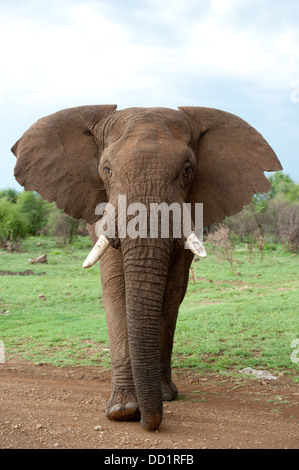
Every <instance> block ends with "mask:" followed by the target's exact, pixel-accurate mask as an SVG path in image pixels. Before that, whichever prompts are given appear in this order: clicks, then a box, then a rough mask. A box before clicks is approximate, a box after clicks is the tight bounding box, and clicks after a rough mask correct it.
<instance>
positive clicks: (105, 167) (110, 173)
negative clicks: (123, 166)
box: [103, 166, 112, 176]
mask: <svg viewBox="0 0 299 470" xmlns="http://www.w3.org/2000/svg"><path fill="white" fill-rule="evenodd" d="M103 170H104V172H105V173H107V174H108V175H109V176H112V170H111V169H110V168H109V166H104V168H103Z"/></svg>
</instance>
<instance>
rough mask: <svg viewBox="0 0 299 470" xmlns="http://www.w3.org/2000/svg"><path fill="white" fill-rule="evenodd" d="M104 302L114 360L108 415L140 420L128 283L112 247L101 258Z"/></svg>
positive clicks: (113, 418) (109, 416)
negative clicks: (129, 328)
mask: <svg viewBox="0 0 299 470" xmlns="http://www.w3.org/2000/svg"><path fill="white" fill-rule="evenodd" d="M101 278H102V286H103V299H104V305H105V310H106V317H107V326H108V336H109V344H110V359H111V395H110V398H109V401H108V404H107V408H106V411H105V415H106V416H107V418H109V419H111V420H117V421H132V420H138V421H139V420H140V410H139V406H138V403H137V399H136V393H135V386H134V381H133V375H132V368H131V360H130V351H129V344H128V333H127V320H126V305H125V283H124V273H123V265H122V259H121V255H120V254H119V252H118V251H117V250H115V249H113V248H109V249H108V250H107V252H106V253H105V255H104V256H103V257H102V259H101Z"/></svg>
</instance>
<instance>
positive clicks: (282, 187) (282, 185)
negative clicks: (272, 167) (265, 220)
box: [268, 171, 299, 203]
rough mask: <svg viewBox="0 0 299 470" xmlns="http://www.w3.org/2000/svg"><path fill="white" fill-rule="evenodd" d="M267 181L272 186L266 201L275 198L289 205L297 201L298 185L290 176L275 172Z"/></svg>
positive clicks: (298, 195) (298, 196) (298, 194)
mask: <svg viewBox="0 0 299 470" xmlns="http://www.w3.org/2000/svg"><path fill="white" fill-rule="evenodd" d="M268 179H269V181H270V183H271V185H272V187H271V190H270V192H269V196H268V200H269V199H273V198H275V199H279V200H281V201H284V202H291V203H293V202H298V201H299V184H296V183H295V182H294V181H293V180H292V179H291V178H290V176H288V175H285V174H284V173H282V172H281V171H277V172H276V173H274V174H273V175H271V176H269V178H268Z"/></svg>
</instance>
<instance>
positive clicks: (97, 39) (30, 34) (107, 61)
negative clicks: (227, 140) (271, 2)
mask: <svg viewBox="0 0 299 470" xmlns="http://www.w3.org/2000/svg"><path fill="white" fill-rule="evenodd" d="M245 3H246V2H243V4H245ZM105 5H106V7H105ZM138 5H139V4H138ZM196 5H199V4H198V2H197V1H195V0H185V1H181V0H176V1H175V2H173V1H172V2H169V1H168V0H167V1H166V2H161V1H158V0H150V1H148V2H147V3H146V5H143V6H147V8H143V9H142V7H139V6H136V9H135V10H134V12H135V17H134V15H133V14H132V15H133V16H132V18H131V19H130V18H129V17H126V19H124V20H122V19H121V16H120V15H119V16H118V20H117V22H116V21H115V20H114V19H113V18H111V15H110V16H109V14H108V12H109V11H108V10H109V8H108V7H107V4H105V3H101V2H91V3H80V2H77V3H75V4H73V5H72V4H69V3H67V5H66V6H65V7H64V10H63V14H64V15H65V16H64V20H63V19H62V18H60V20H59V22H55V21H54V19H53V18H52V17H51V21H50V22H49V23H48V24H47V27H45V24H46V13H45V14H44V15H45V16H44V17H43V21H40V18H39V16H36V18H35V19H34V15H32V19H24V18H22V17H20V16H19V17H18V16H16V15H15V13H14V10H13V8H12V9H11V10H10V11H11V14H10V16H9V14H8V11H9V10H7V11H6V15H5V18H4V24H3V26H2V28H1V31H0V41H1V44H6V45H7V46H6V47H4V48H2V65H3V66H2V67H1V69H2V71H1V75H0V79H1V83H2V86H1V91H0V95H2V101H4V102H5V97H6V96H7V94H9V93H10V94H13V93H15V92H19V93H20V94H21V95H22V98H23V100H25V102H26V103H27V104H28V102H30V101H31V102H32V100H33V101H36V102H40V100H42V101H43V102H44V103H46V102H47V100H48V102H52V101H53V100H54V101H59V100H61V99H62V98H63V99H64V100H65V101H68V100H70V99H71V98H72V97H75V96H76V95H77V96H78V97H79V96H82V97H83V96H86V97H87V98H88V97H89V96H93V95H94V94H95V93H98V94H99V95H101V96H107V97H110V96H113V95H114V94H115V95H119V94H121V93H123V94H124V93H132V92H134V90H136V92H138V90H140V91H141V90H145V91H146V90H148V89H149V88H150V89H151V90H152V92H153V94H154V93H155V91H156V92H157V93H158V95H159V96H160V95H161V94H163V89H164V93H166V92H167V91H168V82H169V80H175V79H178V80H179V79H183V78H184V77H189V76H190V74H191V75H192V76H194V75H196V74H197V75H198V76H199V77H201V78H202V77H207V76H214V77H217V76H221V77H227V78H232V79H237V80H245V81H253V82H255V83H256V85H257V86H258V87H259V86H261V87H266V88H268V89H277V88H280V87H286V86H289V83H290V81H291V80H292V79H295V78H297V76H298V75H299V70H298V63H299V33H298V30H297V29H295V28H294V27H291V26H289V25H288V24H286V25H285V27H284V28H283V29H281V30H280V31H279V33H278V32H276V30H275V29H272V30H267V29H265V30H263V29H261V28H260V27H255V25H254V23H246V25H244V27H243V28H241V27H240V24H236V22H235V18H236V17H235V15H236V13H237V12H239V9H240V3H239V2H237V1H236V0H226V2H223V1H222V0H221V1H220V0H212V1H211V3H210V9H208V10H207V9H205V10H203V8H201V7H202V6H203V4H202V5H201V7H200V8H199V7H198V6H197V7H196ZM107 8H108V9H107ZM124 8H125V7H124ZM138 8H139V9H138ZM149 8H150V9H149ZM196 8H197V9H196ZM188 9H189V10H190V14H188V11H189V10H188ZM193 12H196V14H192V13H193ZM203 12H204V14H203ZM27 18H28V17H27ZM136 18H138V20H139V21H140V24H138V25H136V23H134V21H133V20H134V19H135V20H136ZM154 21H155V24H156V27H157V29H156V30H155V33H152V34H153V35H154V36H155V37H153V40H152V41H149V40H148V34H149V33H148V31H147V25H148V24H151V25H153V24H154ZM239 23H240V21H239ZM137 26H138V28H139V29H138V34H137V29H136V28H137ZM143 26H144V33H143V34H142V27H143ZM167 28H168V31H171V32H172V35H173V42H171V41H168V42H165V43H164V41H163V39H164V36H163V34H164V30H165V29H167ZM159 39H160V40H159ZM101 96H100V97H101Z"/></svg>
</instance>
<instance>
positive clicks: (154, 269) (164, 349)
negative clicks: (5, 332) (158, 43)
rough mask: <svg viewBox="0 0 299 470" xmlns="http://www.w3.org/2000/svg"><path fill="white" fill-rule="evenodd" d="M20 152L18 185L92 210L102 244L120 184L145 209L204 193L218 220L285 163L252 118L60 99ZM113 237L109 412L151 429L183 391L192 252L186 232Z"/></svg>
mask: <svg viewBox="0 0 299 470" xmlns="http://www.w3.org/2000/svg"><path fill="white" fill-rule="evenodd" d="M12 151H13V152H14V154H15V155H16V156H17V164H16V168H15V176H16V179H17V180H18V181H19V182H20V184H22V185H23V186H24V187H25V189H27V190H36V191H38V192H39V193H40V194H41V196H42V197H44V198H45V199H47V200H50V201H53V200H55V201H56V204H57V206H58V207H59V208H62V209H64V210H65V212H66V213H68V214H70V215H72V216H74V217H76V218H84V219H85V220H86V221H87V222H88V224H89V232H90V236H91V239H92V241H93V243H95V242H96V240H97V237H96V236H95V233H94V228H95V222H96V221H97V217H96V216H95V207H96V205H97V204H99V203H100V202H103V201H109V202H110V203H111V204H113V205H114V206H115V207H116V208H117V196H118V195H119V194H122V195H126V197H127V203H128V204H130V203H131V202H141V203H143V204H144V205H145V206H146V207H147V208H148V207H149V204H150V203H151V202H157V203H161V202H167V203H168V204H171V203H172V202H177V203H179V204H183V202H191V203H196V202H202V203H203V204H204V225H209V224H211V223H213V222H217V221H219V220H222V219H224V218H225V217H226V216H229V215H232V214H233V213H236V212H238V211H240V210H241V209H242V208H243V206H244V205H245V204H248V203H249V202H250V200H251V197H252V195H253V194H254V193H255V192H265V191H268V190H269V189H270V184H269V182H268V180H267V179H266V178H265V177H264V171H265V170H267V171H274V170H280V169H281V166H280V163H279V161H278V160H277V158H276V156H275V154H274V152H273V150H272V149H271V148H270V147H269V145H268V144H267V142H266V141H265V140H264V139H263V137H262V136H261V135H260V134H259V133H258V132H257V131H256V130H254V129H253V128H252V127H251V126H249V125H248V124H247V123H246V122H244V121H243V120H241V119H240V118H238V117H236V116H234V115H232V114H229V113H225V112H223V111H219V110H215V109H210V108H200V107H185V108H179V110H178V111H176V110H172V109H167V108H130V109H125V110H121V111H116V107H115V106H85V107H79V108H73V109H68V110H63V111H60V112H58V113H55V114H53V115H51V116H47V117H46V118H43V119H41V120H39V121H38V122H37V123H36V124H34V125H33V126H32V127H31V128H30V129H29V130H28V131H27V132H26V133H25V134H24V135H23V136H22V138H21V139H20V140H19V141H18V142H17V143H16V144H15V145H14V147H13V149H12ZM170 232H171V231H170ZM109 241H110V247H109V248H108V250H107V251H106V252H105V254H104V255H103V256H102V258H101V260H100V268H101V279H102V285H103V299H104V304H105V310H106V314H107V324H108V333H109V341H110V354H111V369H112V384H111V396H110V399H109V402H108V404H107V409H106V416H107V417H108V418H109V419H113V420H139V419H141V423H142V426H143V427H144V428H145V429H147V430H153V429H156V428H157V427H158V426H159V425H160V423H161V420H162V410H163V400H173V399H175V398H176V396H177V394H178V391H177V388H176V386H175V385H174V383H173V382H172V379H171V366H170V362H171V354H172V346H173V336H174V331H175V325H176V320H177V314H178V310H179V305H180V303H181V301H182V300H183V298H184V295H185V292H186V288H187V283H188V272H189V267H190V263H191V261H192V258H193V255H192V253H191V252H190V251H189V250H185V249H184V237H183V236H182V239H173V238H171V237H170V238H168V239H163V238H157V239H151V238H150V237H148V238H145V239H140V238H136V239H130V238H126V239H118V237H117V235H116V236H115V237H114V238H113V239H109ZM205 262H208V261H207V260H206V261H205ZM199 321H200V316H199ZM199 340H200V338H199Z"/></svg>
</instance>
